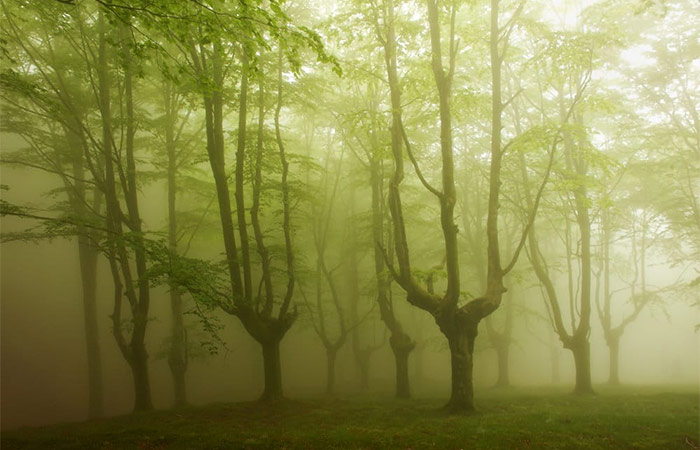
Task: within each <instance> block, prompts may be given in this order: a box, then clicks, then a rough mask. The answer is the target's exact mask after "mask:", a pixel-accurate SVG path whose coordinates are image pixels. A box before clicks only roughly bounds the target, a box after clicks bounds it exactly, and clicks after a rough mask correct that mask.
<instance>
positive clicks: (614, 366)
mask: <svg viewBox="0 0 700 450" xmlns="http://www.w3.org/2000/svg"><path fill="white" fill-rule="evenodd" d="M608 349H609V350H610V374H609V377H608V384H612V385H614V386H617V385H619V384H620V371H619V358H620V338H619V337H611V338H609V339H608Z"/></svg>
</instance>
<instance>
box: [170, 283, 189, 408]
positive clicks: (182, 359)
mask: <svg viewBox="0 0 700 450" xmlns="http://www.w3.org/2000/svg"><path fill="white" fill-rule="evenodd" d="M170 307H171V309H172V318H173V325H172V342H171V344H170V355H168V366H169V367H170V373H171V374H172V376H173V393H174V396H175V407H179V406H184V405H186V404H187V385H186V384H185V372H186V371H187V343H186V336H185V325H184V323H183V317H182V297H181V296H180V293H179V292H177V290H176V289H175V287H172V288H171V291H170Z"/></svg>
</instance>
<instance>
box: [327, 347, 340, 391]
mask: <svg viewBox="0 0 700 450" xmlns="http://www.w3.org/2000/svg"><path fill="white" fill-rule="evenodd" d="M337 354H338V353H337V350H336V349H335V348H332V347H331V348H329V347H326V394H327V395H331V394H333V392H334V391H335V359H336V356H337Z"/></svg>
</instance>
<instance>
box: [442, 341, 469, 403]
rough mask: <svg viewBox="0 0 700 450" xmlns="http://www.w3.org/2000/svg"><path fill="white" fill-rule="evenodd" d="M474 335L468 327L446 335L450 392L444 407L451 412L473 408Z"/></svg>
mask: <svg viewBox="0 0 700 450" xmlns="http://www.w3.org/2000/svg"><path fill="white" fill-rule="evenodd" d="M474 337H476V333H474V334H472V333H470V332H469V330H468V329H456V330H454V331H453V332H452V333H450V335H448V336H447V342H448V344H449V347H450V364H451V366H452V393H451V395H450V400H449V402H448V403H447V405H445V406H446V408H447V409H448V410H450V411H451V412H471V411H473V410H474V383H473V378H472V377H473V372H472V369H473V367H474V360H473V357H474Z"/></svg>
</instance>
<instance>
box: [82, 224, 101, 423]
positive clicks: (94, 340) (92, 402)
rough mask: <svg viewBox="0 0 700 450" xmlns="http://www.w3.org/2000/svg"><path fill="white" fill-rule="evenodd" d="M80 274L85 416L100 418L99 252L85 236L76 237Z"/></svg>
mask: <svg viewBox="0 0 700 450" xmlns="http://www.w3.org/2000/svg"><path fill="white" fill-rule="evenodd" d="M78 251H79V254H80V274H81V282H82V288H83V313H84V320H85V346H86V350H87V366H88V396H89V397H88V416H89V417H90V418H91V419H94V418H98V417H101V416H102V409H103V397H102V361H101V359H100V343H99V333H98V329H97V256H98V250H97V248H96V247H94V246H93V245H91V244H90V242H89V238H88V237H87V236H84V235H81V236H79V237H78Z"/></svg>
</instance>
